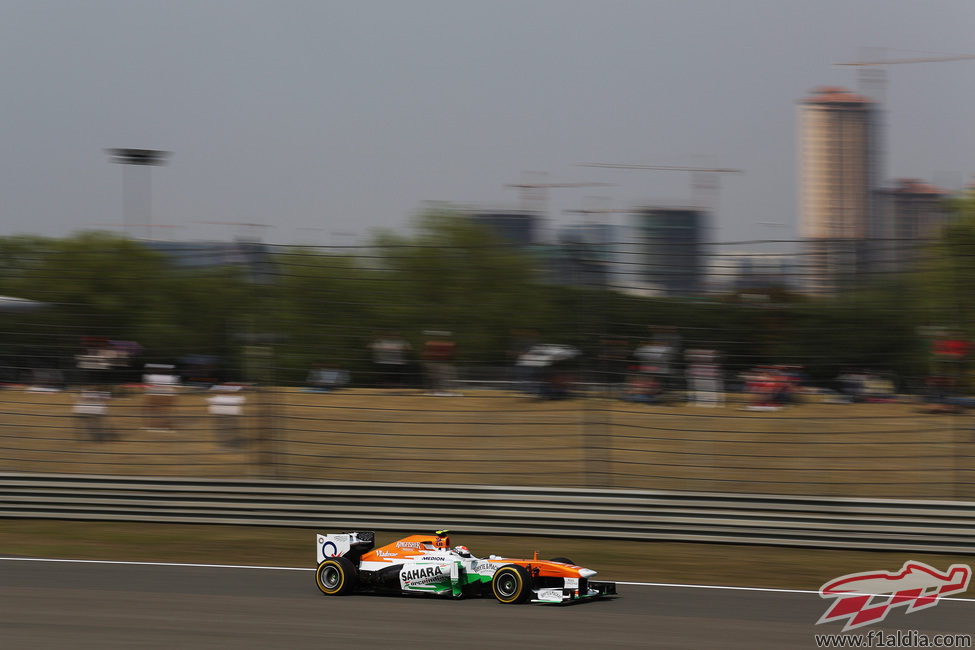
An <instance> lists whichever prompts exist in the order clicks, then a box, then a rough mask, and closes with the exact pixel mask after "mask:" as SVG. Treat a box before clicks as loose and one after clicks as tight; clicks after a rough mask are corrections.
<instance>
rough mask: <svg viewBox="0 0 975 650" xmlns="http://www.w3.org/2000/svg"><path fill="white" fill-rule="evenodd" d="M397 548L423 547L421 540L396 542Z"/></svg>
mask: <svg viewBox="0 0 975 650" xmlns="http://www.w3.org/2000/svg"><path fill="white" fill-rule="evenodd" d="M396 548H423V544H421V543H420V542H396Z"/></svg>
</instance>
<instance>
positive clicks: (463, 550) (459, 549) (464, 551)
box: [454, 546, 471, 557]
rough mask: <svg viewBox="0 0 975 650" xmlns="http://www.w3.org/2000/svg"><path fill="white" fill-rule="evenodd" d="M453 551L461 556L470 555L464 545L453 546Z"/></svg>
mask: <svg viewBox="0 0 975 650" xmlns="http://www.w3.org/2000/svg"><path fill="white" fill-rule="evenodd" d="M454 553H456V554H457V555H459V556H461V557H470V556H471V551H470V549H469V548H467V547H466V546H455V547H454Z"/></svg>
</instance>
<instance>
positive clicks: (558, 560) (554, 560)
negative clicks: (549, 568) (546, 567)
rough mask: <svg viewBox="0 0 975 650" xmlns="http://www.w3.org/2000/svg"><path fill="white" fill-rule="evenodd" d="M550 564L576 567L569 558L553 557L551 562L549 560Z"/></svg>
mask: <svg viewBox="0 0 975 650" xmlns="http://www.w3.org/2000/svg"><path fill="white" fill-rule="evenodd" d="M549 562H561V563H562V564H571V565H572V566H575V565H576V563H575V562H573V561H572V560H570V559H569V558H567V557H553V558H552V559H551V560H549Z"/></svg>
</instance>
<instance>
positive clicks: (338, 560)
mask: <svg viewBox="0 0 975 650" xmlns="http://www.w3.org/2000/svg"><path fill="white" fill-rule="evenodd" d="M315 582H316V583H318V588H319V589H320V590H321V592H322V593H323V594H325V595H326V596H344V595H345V594H347V593H350V592H351V591H352V590H353V589H355V585H356V583H357V582H358V571H356V568H355V565H354V564H352V562H351V561H350V560H348V559H346V558H344V557H329V558H325V559H324V560H322V562H321V564H319V565H318V569H317V570H316V571H315Z"/></svg>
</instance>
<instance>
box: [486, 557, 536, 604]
mask: <svg viewBox="0 0 975 650" xmlns="http://www.w3.org/2000/svg"><path fill="white" fill-rule="evenodd" d="M491 592H492V593H493V594H494V597H495V598H497V599H498V602H499V603H504V604H505V605H514V604H517V603H523V602H525V601H526V600H528V596H529V595H530V594H531V587H530V585H529V577H528V571H527V570H526V569H525V567H523V566H519V565H517V564H506V565H504V566H503V567H501V568H500V569H498V570H497V571H495V572H494V577H493V578H492V579H491Z"/></svg>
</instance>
